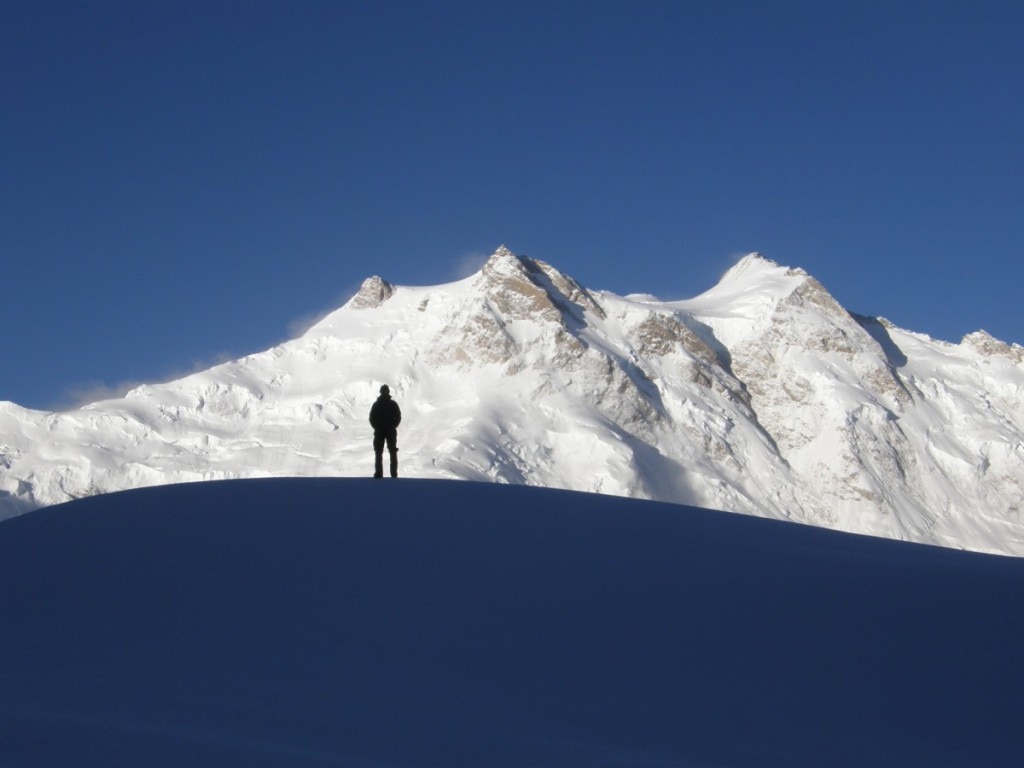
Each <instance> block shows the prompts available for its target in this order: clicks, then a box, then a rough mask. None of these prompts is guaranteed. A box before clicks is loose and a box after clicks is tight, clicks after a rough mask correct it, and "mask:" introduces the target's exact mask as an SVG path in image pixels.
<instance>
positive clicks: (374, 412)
mask: <svg viewBox="0 0 1024 768" xmlns="http://www.w3.org/2000/svg"><path fill="white" fill-rule="evenodd" d="M401 423H402V409H401V408H399V407H398V403H396V402H395V401H394V400H392V399H391V390H390V389H389V388H388V385H387V384H384V385H383V386H382V387H381V388H380V397H378V398H377V402H375V403H374V404H373V406H372V407H371V408H370V426H371V427H373V455H374V464H373V476H374V477H384V443H387V444H388V453H389V454H391V476H392V477H398V425H399V424H401Z"/></svg>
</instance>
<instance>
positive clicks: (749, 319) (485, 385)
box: [0, 246, 1024, 556]
mask: <svg viewBox="0 0 1024 768" xmlns="http://www.w3.org/2000/svg"><path fill="white" fill-rule="evenodd" d="M384 383H387V384H389V385H390V387H391V389H392V391H393V392H394V394H395V396H396V398H399V399H400V400H401V402H402V408H403V413H404V415H405V418H404V420H403V422H402V474H403V476H406V477H414V478H416V477H418V478H443V479H463V480H480V481H489V482H498V483H512V484H525V485H534V486H544V487H551V488H565V489H572V490H578V491H588V492H594V493H603V494H612V495H620V496H628V497H635V498H646V499H655V500H659V501H669V502H675V503H680V504H688V505H695V506H701V507H705V508H710V509H719V510H726V511H732V512H740V513H746V514H753V515H759V516H764V517H771V518H777V519H787V520H793V521H797V522H802V523H808V524H813V525H818V526H823V527H828V528H836V529H841V530H845V531H851V532H856V533H863V534H871V535H876V536H884V537H888V538H894V539H902V540H908V541H915V542H922V543H929V544H937V545H941V546H948V547H956V548H966V549H972V550H978V551H985V552H995V553H1002V554H1012V555H1018V556H1019V555H1024V506H1022V504H1024V502H1022V501H1021V499H1022V498H1024V348H1022V347H1021V346H1019V345H1017V344H1007V343H1005V342H1003V341H1000V340H998V339H994V338H993V337H991V336H990V335H989V334H987V333H985V332H984V331H978V332H976V333H973V334H969V335H968V336H966V337H964V339H963V340H962V341H961V342H960V343H959V344H950V343H946V342H942V341H937V340H934V339H931V338H929V337H928V336H925V335H923V334H919V333H915V332H913V331H909V330H904V329H901V328H897V327H895V326H893V325H892V324H891V323H889V322H888V321H886V320H885V319H884V318H879V317H864V316H861V315H857V314H855V313H852V312H850V311H848V310H847V309H846V308H844V307H843V306H841V305H840V304H839V302H838V301H836V299H835V298H834V297H833V296H832V295H831V294H830V293H829V291H828V290H827V288H826V287H825V286H823V285H822V284H821V283H819V282H818V281H817V280H815V279H814V278H813V277H812V276H810V275H809V274H807V273H806V272H805V271H803V270H801V269H793V268H789V267H785V266H781V265H779V264H777V263H775V262H774V261H771V260H769V259H766V258H764V257H763V256H761V255H759V254H750V255H748V256H746V257H744V258H743V259H742V260H741V261H739V262H738V263H737V264H736V265H735V266H734V267H733V268H732V269H730V270H729V271H728V272H727V273H726V274H725V275H724V276H723V277H722V279H721V280H720V281H719V283H718V284H717V285H715V286H714V287H712V288H711V289H709V290H708V291H706V292H704V293H702V294H700V295H699V296H696V297H694V298H691V299H687V300H683V301H671V302H669V301H661V300H658V299H656V298H654V297H653V296H649V295H629V296H619V295H616V294H614V293H611V292H608V291H598V290H593V289H590V288H587V287H584V286H582V285H581V284H579V283H578V282H577V281H576V280H574V279H573V278H572V277H570V276H568V275H566V274H564V273H562V272H560V271H559V270H558V269H557V268H555V267H554V266H552V265H551V264H549V263H546V262H544V261H541V260H539V259H534V258H529V257H526V256H522V255H517V254H515V253H513V252H512V251H510V250H509V249H508V248H505V247H504V246H502V247H501V248H499V249H498V250H496V251H495V252H494V254H493V255H492V256H491V257H490V258H489V259H488V260H487V262H486V264H485V265H484V266H483V268H482V269H481V270H480V271H479V272H477V273H476V274H474V275H471V276H470V277H468V278H465V279H463V280H459V281H457V282H453V283H447V284H443V285H436V286H426V287H407V286H399V285H392V284H391V283H389V282H388V281H387V280H386V279H384V278H383V277H378V276H374V277H370V278H368V279H367V280H366V281H365V282H364V283H363V284H362V287H361V288H360V289H359V291H358V292H357V293H356V294H355V296H353V297H352V298H351V299H350V300H349V301H348V302H347V303H346V304H345V305H344V306H343V307H341V308H340V309H338V310H336V311H334V312H332V313H330V314H328V315H327V316H326V317H324V318H323V319H322V320H320V321H319V322H318V323H316V324H315V325H313V326H312V327H311V328H310V329H309V330H308V331H306V332H305V333H304V334H302V335H301V336H299V337H298V338H296V339H294V340H291V341H288V342H285V343H283V344H280V345H278V346H276V347H273V348H272V349H269V350H266V351H264V352H260V353H258V354H253V355H249V356H247V357H244V358H241V359H239V360H234V361H231V362H227V363H224V364H221V365H217V366H214V367H212V368H210V369H209V370H205V371H201V372H199V373H195V374H192V375H189V376H186V377H184V378H181V379H177V380H174V381H169V382H166V383H161V384H147V385H144V386H140V387H137V388H135V389H133V390H131V391H130V392H128V393H127V394H126V395H125V396H124V397H121V398H115V399H108V400H103V401H100V402H95V403H91V404H89V405H86V406H84V407H81V408H77V409H73V410H68V411H63V412H45V411H36V410H30V409H26V408H22V407H20V406H18V405H17V404H14V403H10V402H2V403H0V517H9V516H12V515H15V514H19V513H22V512H26V511H29V510H31V509H35V508H37V507H40V506H46V505H52V504H56V503H60V502H64V501H67V500H69V499H74V498H80V497H84V496H90V495H94V494H98V493H106V492H111V491H116V490H122V489H127V488H135V487H141V486H150V485H160V484H166V483H178V482H189V481H201V480H214V479H230V478H252V477H268V476H297V477H326V476H335V477H337V476H340V477H369V476H371V475H372V474H373V461H374V456H373V452H372V450H371V444H372V441H373V435H372V430H371V427H370V425H369V424H368V423H367V421H366V413H367V412H368V410H369V408H370V405H371V404H372V403H373V401H374V399H375V398H376V397H377V394H378V390H379V388H380V386H381V385H382V384H384Z"/></svg>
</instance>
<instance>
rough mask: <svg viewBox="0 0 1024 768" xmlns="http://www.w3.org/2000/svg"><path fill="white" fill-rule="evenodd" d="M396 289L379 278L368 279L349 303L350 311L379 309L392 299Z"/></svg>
mask: <svg viewBox="0 0 1024 768" xmlns="http://www.w3.org/2000/svg"><path fill="white" fill-rule="evenodd" d="M394 292H395V287H394V286H393V285H392V284H391V283H389V282H388V281H387V280H385V279H383V278H381V277H377V276H376V275H374V276H373V277H368V278H366V279H365V280H364V281H363V284H362V285H361V286H360V287H359V291H358V292H357V293H356V295H355V296H353V297H352V298H351V300H349V302H348V307H349V308H350V309H373V308H374V307H379V306H380V305H381V304H383V303H384V302H385V301H387V300H388V299H390V298H391V296H392V294H394Z"/></svg>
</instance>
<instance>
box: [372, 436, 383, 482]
mask: <svg viewBox="0 0 1024 768" xmlns="http://www.w3.org/2000/svg"><path fill="white" fill-rule="evenodd" d="M373 476H374V477H384V435H378V434H377V433H376V432H375V433H374V434H373Z"/></svg>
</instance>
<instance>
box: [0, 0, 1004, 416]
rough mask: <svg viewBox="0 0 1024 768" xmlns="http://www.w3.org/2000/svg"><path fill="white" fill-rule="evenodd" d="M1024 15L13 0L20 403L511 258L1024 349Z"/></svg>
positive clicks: (610, 285) (240, 343) (3, 126)
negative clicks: (782, 270)
mask: <svg viewBox="0 0 1024 768" xmlns="http://www.w3.org/2000/svg"><path fill="white" fill-rule="evenodd" d="M1021 39H1024V4H1020V3H1017V2H1001V1H1000V0H986V1H985V2H949V1H939V2H916V1H912V0H901V2H896V3H893V2H876V1H875V0H866V1H865V0H856V2H840V1H838V0H837V2H828V3H820V2H787V1H780V2H729V1H728V0H726V1H718V0H715V1H714V2H711V1H709V2H697V1H695V2H628V3H627V2H621V3H613V2H558V1H552V0H546V1H545V2H516V3H491V2H448V1H442V2H431V3H421V2H394V1H392V2H388V1H386V0H385V1H383V2H377V1H375V2H373V3H356V2H341V1H338V2H287V3H286V2H240V1H238V2H225V1H222V0H212V1H211V0H204V1H203V2H188V1H185V0H175V1H174V2H162V1H155V0H140V1H139V2H104V1H98V2H87V3H86V2H70V1H66V2H49V1H47V0H40V1H35V0H34V2H32V3H25V2H14V1H12V0H0V86H2V91H0V97H2V103H3V111H2V117H0V159H2V167H0V263H2V267H0V285H2V289H3V290H2V296H3V299H2V301H0V328H2V329H3V334H4V342H5V345H4V346H5V356H4V357H5V362H4V365H3V366H2V367H0V400H4V399H6V400H14V401H16V402H19V403H21V404H23V405H28V406H33V407H57V406H66V405H68V404H70V403H72V402H74V401H75V400H76V398H80V397H89V396H98V395H99V394H102V393H103V392H104V391H107V388H113V390H115V391H116V390H117V388H119V387H121V386H122V385H124V384H125V383H127V382H137V381H146V380H155V379H163V378H168V377H172V376H175V375H178V374H181V373H183V372H186V371H189V370H192V369H195V368H198V367H205V366H207V365H209V364H212V363H214V362H216V361H217V360H218V359H221V358H224V357H236V356H241V355H244V354H247V353H250V352H255V351H259V350H262V349H265V348H267V347H269V346H271V345H273V344H274V343H277V342H279V341H282V340H284V339H286V338H289V337H291V336H293V335H294V334H295V333H296V332H297V329H299V328H301V326H302V324H303V323H304V322H308V321H309V319H310V318H312V317H314V316H316V315H317V314H318V313H321V312H324V311H326V310H329V309H332V308H335V307H337V306H339V305H340V304H341V303H342V302H343V301H344V300H345V299H346V298H347V297H348V296H349V295H350V294H351V293H352V292H353V291H354V290H355V289H356V288H357V287H358V285H359V283H360V282H361V281H362V279H363V278H365V277H367V276H369V275H371V274H380V275H381V276H383V277H385V278H386V279H388V280H390V281H392V282H395V283H398V284H407V285H420V284H435V283H441V282H446V281H448V280H451V279H455V278H457V277H461V276H463V275H464V274H465V273H466V271H467V270H468V269H469V268H470V266H471V265H473V264H475V263H478V262H479V259H480V258H481V257H483V256H484V255H486V254H488V253H490V252H491V251H493V250H494V248H496V247H497V246H498V245H500V244H502V243H504V244H506V245H508V246H509V247H510V248H512V249H513V250H515V251H517V252H519V253H526V254H529V255H531V256H535V257H538V258H541V259H544V260H545V261H549V262H551V263H553V264H554V265H555V266H557V267H559V268H560V269H562V270H563V271H565V272H567V273H569V274H571V275H572V276H574V277H575V278H577V279H578V280H579V281H580V282H582V283H583V284H584V285H587V286H588V287H591V288H597V289H609V290H613V291H615V292H617V293H630V292H647V293H654V294H656V295H658V296H661V297H663V298H667V299H670V298H684V297H688V296H693V295H696V294H697V293H699V292H701V291H703V290H705V289H707V288H708V287H710V286H711V285H713V284H714V282H715V281H716V280H717V279H718V277H719V276H720V274H721V273H722V272H723V271H724V270H725V269H727V268H728V267H729V266H730V265H731V264H732V263H733V261H734V260H735V259H736V258H737V257H738V256H739V255H742V254H743V253H746V252H749V251H753V250H757V251H761V252H762V253H764V254H765V255H767V256H769V257H770V258H773V259H775V260H776V261H779V262H780V263H783V264H788V265H792V266H800V267H803V268H805V269H806V270H808V271H809V272H810V273H811V274H813V275H814V276H816V277H817V278H819V279H820V280H821V281H822V282H823V283H824V284H825V285H826V286H827V287H828V288H829V289H830V290H831V291H832V292H833V294H834V295H835V296H836V298H837V299H839V301H840V302H842V303H843V304H844V305H845V306H846V307H847V308H849V309H851V310H854V311H857V312H861V313H865V314H882V315H885V316H886V317H889V318H890V319H891V320H893V321H894V322H896V323H897V324H898V325H901V326H903V327H906V328H910V329H912V330H916V331H921V332H924V333H928V334H930V335H932V336H936V337H938V338H942V339H946V340H951V341H957V340H959V338H960V336H962V335H963V334H964V333H967V332H970V331H972V330H976V329H978V328H985V329H987V330H988V331H989V332H991V333H992V334H993V335H995V336H997V337H999V338H1002V339H1004V340H1006V341H1011V342H1017V343H1024V324H1022V318H1021V313H1020V310H1019V297H1020V283H1021V280H1020V278H1021V273H1022V269H1021V266H1020V259H1019V253H1020V250H1019V249H1020V244H1021V242H1024V162H1022V160H1024V150H1022V147H1024V141H1022V140H1021V137H1022V136H1024V86H1022V85H1021V84H1022V83H1024V53H1022V48H1021V45H1020V41H1021Z"/></svg>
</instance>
